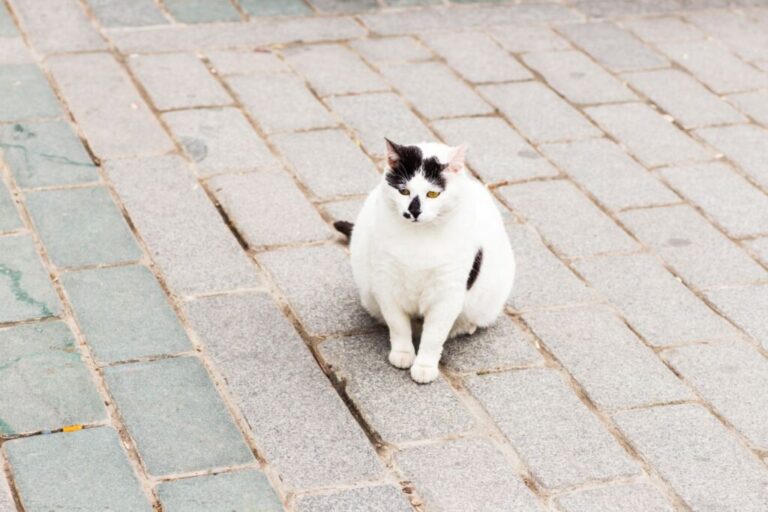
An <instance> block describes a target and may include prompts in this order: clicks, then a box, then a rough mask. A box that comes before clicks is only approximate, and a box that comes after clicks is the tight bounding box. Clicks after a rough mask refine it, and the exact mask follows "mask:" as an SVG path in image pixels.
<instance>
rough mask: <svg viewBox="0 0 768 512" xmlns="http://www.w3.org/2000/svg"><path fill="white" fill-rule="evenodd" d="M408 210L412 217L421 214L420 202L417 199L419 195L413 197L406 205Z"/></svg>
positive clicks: (417, 216)
mask: <svg viewBox="0 0 768 512" xmlns="http://www.w3.org/2000/svg"><path fill="white" fill-rule="evenodd" d="M408 211H409V212H411V215H413V218H414V219H418V218H419V215H421V202H420V201H419V196H416V197H414V198H413V200H412V201H411V204H409V205H408Z"/></svg>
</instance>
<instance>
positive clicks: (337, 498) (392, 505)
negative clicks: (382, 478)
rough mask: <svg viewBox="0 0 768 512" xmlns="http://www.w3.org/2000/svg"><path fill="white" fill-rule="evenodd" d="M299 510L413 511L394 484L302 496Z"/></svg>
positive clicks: (328, 511)
mask: <svg viewBox="0 0 768 512" xmlns="http://www.w3.org/2000/svg"><path fill="white" fill-rule="evenodd" d="M296 510H297V512H337V511H338V510H344V511H346V512H411V511H412V510H413V509H412V508H411V505H410V503H409V502H408V500H407V499H406V497H405V496H404V495H403V491H401V490H400V489H398V488H397V487H395V486H393V485H378V486H375V487H360V488H356V489H349V490H346V491H336V492H334V493H333V494H320V495H315V496H301V497H299V498H298V499H297V500H296Z"/></svg>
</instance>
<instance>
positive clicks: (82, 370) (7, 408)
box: [0, 321, 106, 436]
mask: <svg viewBox="0 0 768 512" xmlns="http://www.w3.org/2000/svg"><path fill="white" fill-rule="evenodd" d="M0 346H2V347H3V350H2V355H0V409H1V410H2V411H3V414H2V419H1V420H0V435H2V436H12V435H18V434H28V433H33V432H38V431H41V430H55V429H59V428H62V427H65V426H67V425H72V424H80V423H91V422H94V421H100V420H104V419H105V418H106V411H105V410H104V405H103V404H102V400H101V397H100V396H99V393H98V391H97V390H96V385H95V383H94V382H93V380H92V379H91V376H90V375H89V372H88V369H87V368H86V366H85V364H83V361H82V360H81V359H80V354H79V353H78V350H77V346H76V345H75V338H74V336H73V335H72V333H71V332H70V330H69V328H68V327H67V326H66V325H65V324H64V323H62V322H58V321H56V322H45V323H41V324H29V325H19V326H15V327H9V328H6V329H0Z"/></svg>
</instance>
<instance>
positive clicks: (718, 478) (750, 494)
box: [615, 404, 768, 512]
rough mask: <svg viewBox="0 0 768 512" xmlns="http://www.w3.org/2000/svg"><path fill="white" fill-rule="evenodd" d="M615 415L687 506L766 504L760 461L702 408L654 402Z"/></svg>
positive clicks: (754, 507)
mask: <svg viewBox="0 0 768 512" xmlns="http://www.w3.org/2000/svg"><path fill="white" fill-rule="evenodd" d="M615 419H616V422H617V423H618V425H619V428H621V430H623V431H624V433H625V434H626V435H627V437H628V438H629V441H630V442H631V443H632V444H633V445H634V446H635V447H636V448H637V449H638V450H639V451H640V453H641V454H642V455H643V457H644V458H645V459H646V460H648V462H649V463H650V464H651V466H653V467H654V468H656V470H657V471H658V472H659V474H660V475H661V477H662V478H663V479H664V480H666V481H667V482H669V484H670V485H671V486H672V487H673V488H674V490H675V491H676V492H677V494H678V495H679V496H680V497H681V498H682V499H683V500H685V502H686V503H687V504H688V505H689V506H690V507H691V509H692V510H739V511H744V512H748V511H754V512H757V511H760V510H765V509H766V507H768V494H766V493H765V488H766V486H768V473H767V472H766V471H765V466H763V465H762V464H760V462H758V460H757V459H756V458H755V457H754V456H753V455H752V454H751V453H749V452H747V451H746V449H745V448H743V447H742V446H741V445H740V444H739V442H738V441H737V440H736V438H735V437H733V436H732V435H731V434H730V433H729V432H727V431H726V430H725V428H724V427H723V426H722V425H721V424H720V423H718V421H717V420H716V419H715V418H714V417H713V416H711V415H710V414H709V413H708V412H707V411H706V410H705V409H704V408H702V407H700V406H698V405H687V404H686V405H675V406H670V407H654V408H652V409H642V410H637V411H627V412H623V413H620V414H618V415H616V416H615Z"/></svg>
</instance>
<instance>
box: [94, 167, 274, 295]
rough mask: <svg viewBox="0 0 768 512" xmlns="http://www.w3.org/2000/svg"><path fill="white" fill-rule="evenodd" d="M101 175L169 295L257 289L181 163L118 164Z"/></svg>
mask: <svg viewBox="0 0 768 512" xmlns="http://www.w3.org/2000/svg"><path fill="white" fill-rule="evenodd" d="M107 172H108V174H109V177H110V180H111V181H112V183H113V184H114V185H115V188H116V189H117V193H118V194H119V195H120V198H121V199H122V201H123V202H124V204H125V207H126V210H127V211H128V214H129V215H130V216H131V220H132V221H133V223H134V224H135V226H136V228H137V229H138V231H139V232H140V233H141V236H142V238H143V239H144V241H145V242H146V243H147V246H148V247H149V250H150V254H151V256H152V258H153V259H154V260H155V262H156V263H157V264H158V267H159V268H160V271H161V272H162V274H163V276H164V277H165V279H166V280H167V283H168V286H169V287H170V288H171V290H173V291H174V292H176V293H178V294H193V293H203V292H212V291H222V290H232V289H238V288H250V287H255V286H259V285H260V280H259V278H258V275H257V273H256V271H255V270H254V268H253V265H252V264H251V262H250V261H248V257H247V256H246V255H245V253H244V252H243V251H242V248H241V247H240V246H239V245H238V243H237V240H236V239H235V237H234V236H233V235H232V233H231V232H230V231H229V229H227V226H226V225H225V224H224V222H223V221H222V219H221V216H220V215H219V213H218V212H217V211H216V209H215V208H214V207H213V205H212V204H211V202H210V201H209V200H208V198H207V197H206V195H205V193H204V192H203V191H202V190H201V189H200V186H199V185H198V184H197V183H196V181H195V180H194V179H193V178H192V175H191V173H190V171H189V169H187V167H186V164H185V163H184V161H183V160H181V159H180V158H178V157H171V156H169V157H163V158H153V159H132V160H122V161H119V162H112V163H111V164H110V165H108V166H107ZM147 184H151V186H148V185H147Z"/></svg>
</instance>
